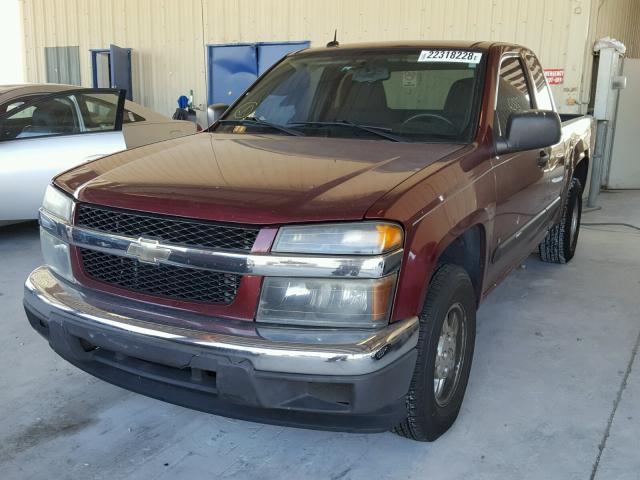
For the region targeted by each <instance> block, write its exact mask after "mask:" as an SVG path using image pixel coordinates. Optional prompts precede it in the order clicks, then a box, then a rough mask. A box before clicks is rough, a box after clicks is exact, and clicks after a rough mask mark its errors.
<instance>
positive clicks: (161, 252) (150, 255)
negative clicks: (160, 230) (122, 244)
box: [127, 237, 171, 265]
mask: <svg viewBox="0 0 640 480" xmlns="http://www.w3.org/2000/svg"><path fill="white" fill-rule="evenodd" d="M127 255H129V256H131V257H135V258H137V259H138V261H140V262H142V263H151V264H153V265H158V264H159V263H160V262H161V261H163V260H167V259H168V258H169V256H170V255H171V249H170V248H166V247H161V246H160V242H159V241H158V240H149V239H147V238H143V237H140V238H139V239H138V240H136V241H134V242H131V243H130V244H129V246H128V247H127Z"/></svg>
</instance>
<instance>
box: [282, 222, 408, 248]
mask: <svg viewBox="0 0 640 480" xmlns="http://www.w3.org/2000/svg"><path fill="white" fill-rule="evenodd" d="M402 241H403V234H402V228H401V227H400V226H399V225H396V224H394V223H385V222H358V223H334V224H324V225H299V226H291V227H282V228H280V230H279V232H278V235H277V236H276V240H275V242H274V245H273V248H272V249H271V250H272V251H273V252H281V253H325V254H332V255H345V254H346V255H348V254H352V255H376V254H379V253H384V252H389V251H391V250H395V249H397V248H400V247H401V246H402Z"/></svg>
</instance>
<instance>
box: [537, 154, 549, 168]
mask: <svg viewBox="0 0 640 480" xmlns="http://www.w3.org/2000/svg"><path fill="white" fill-rule="evenodd" d="M548 164H549V154H548V153H547V152H545V151H544V150H541V151H540V156H539V157H538V166H539V167H540V168H544V167H546V166H547V165H548Z"/></svg>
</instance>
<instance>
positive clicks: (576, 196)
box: [538, 178, 582, 263]
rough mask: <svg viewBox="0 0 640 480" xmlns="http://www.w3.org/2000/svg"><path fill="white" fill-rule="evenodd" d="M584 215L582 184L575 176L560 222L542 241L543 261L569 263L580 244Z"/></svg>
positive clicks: (541, 253)
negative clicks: (581, 221)
mask: <svg viewBox="0 0 640 480" xmlns="http://www.w3.org/2000/svg"><path fill="white" fill-rule="evenodd" d="M581 216H582V185H581V184H580V180H578V179H577V178H574V179H572V180H571V185H569V191H568V192H567V196H566V198H565V201H564V205H563V206H562V218H561V219H560V222H559V223H557V224H556V225H554V226H553V227H551V230H549V232H548V233H547V236H546V237H545V238H544V239H543V240H542V242H540V245H539V246H538V251H539V252H540V258H541V259H542V261H543V262H549V263H567V262H568V261H569V260H571V259H572V258H573V256H574V255H575V253H576V246H577V245H578V235H579V233H580V218H581Z"/></svg>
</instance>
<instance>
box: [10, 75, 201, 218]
mask: <svg viewBox="0 0 640 480" xmlns="http://www.w3.org/2000/svg"><path fill="white" fill-rule="evenodd" d="M195 132H196V125H195V124H194V123H192V122H186V121H181V120H171V119H170V118H168V117H165V116H164V115H160V114H159V113H156V112H154V111H152V110H149V109H148V108H144V107H142V106H141V105H138V104H136V103H133V102H130V101H128V100H125V98H124V91H121V90H115V89H104V88H80V87H77V86H73V85H56V84H41V85H7V86H0V225H4V224H8V223H14V222H17V221H21V220H31V219H35V218H37V216H38V208H39V207H40V204H41V203H42V197H43V195H44V191H45V189H46V187H47V185H48V184H49V182H50V180H51V178H52V177H53V176H55V175H56V174H57V173H60V172H62V171H64V170H67V169H69V168H71V167H74V166H76V165H79V164H81V163H83V162H87V161H89V160H93V159H96V158H98V157H102V156H104V155H108V154H111V153H115V152H118V151H121V150H126V149H129V148H135V147H139V146H142V145H147V144H149V143H154V142H159V141H161V140H168V139H171V138H177V137H183V136H185V135H191V134H193V133H195Z"/></svg>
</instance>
